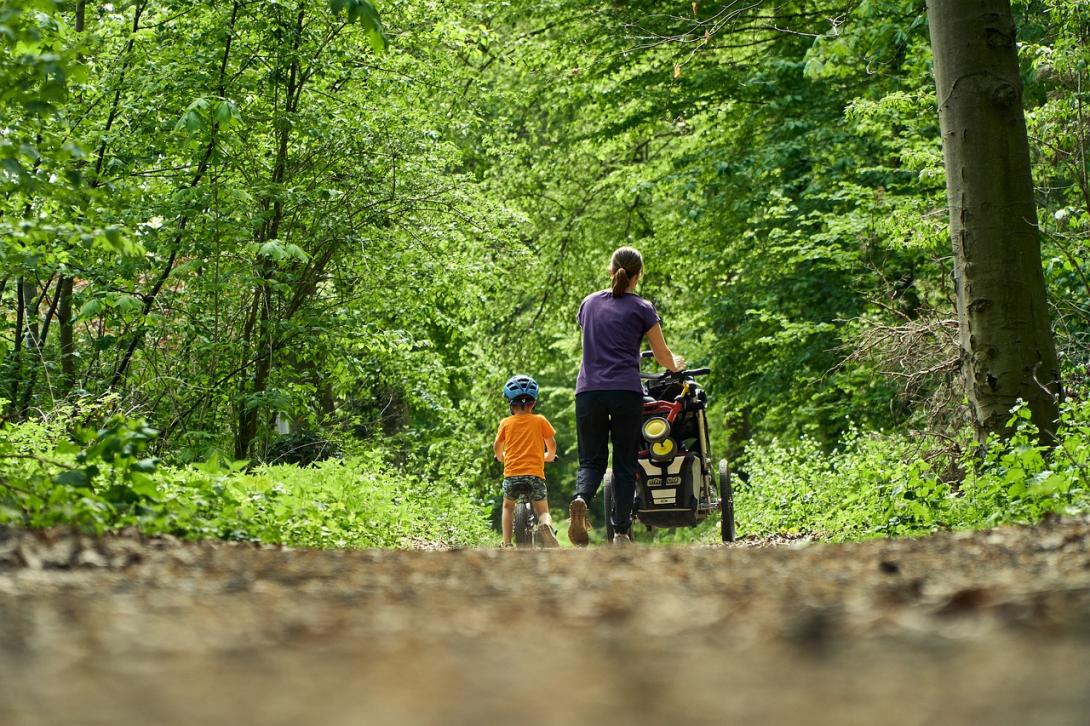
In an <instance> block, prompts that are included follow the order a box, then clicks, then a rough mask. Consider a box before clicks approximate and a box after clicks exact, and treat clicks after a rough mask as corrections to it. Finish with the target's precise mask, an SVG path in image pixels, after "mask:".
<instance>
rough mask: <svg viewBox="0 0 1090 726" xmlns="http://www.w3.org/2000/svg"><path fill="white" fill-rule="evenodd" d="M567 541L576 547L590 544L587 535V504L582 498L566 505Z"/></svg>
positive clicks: (577, 498)
mask: <svg viewBox="0 0 1090 726" xmlns="http://www.w3.org/2000/svg"><path fill="white" fill-rule="evenodd" d="M568 539H569V540H571V543H572V544H573V545H575V546H576V547H586V546H587V545H588V544H590V536H589V535H588V534H587V503H586V501H585V500H584V499H583V497H576V498H575V499H573V500H571V504H569V505H568Z"/></svg>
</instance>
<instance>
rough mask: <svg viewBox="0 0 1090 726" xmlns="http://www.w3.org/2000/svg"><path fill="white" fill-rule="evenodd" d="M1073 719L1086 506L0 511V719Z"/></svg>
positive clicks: (1082, 641)
mask: <svg viewBox="0 0 1090 726" xmlns="http://www.w3.org/2000/svg"><path fill="white" fill-rule="evenodd" d="M743 720H744V721H745V722H748V723H752V724H785V723H788V722H789V721H794V722H799V723H806V724H955V723H974V724H1026V723H1031V724H1035V725H1036V724H1079V725H1080V726H1083V725H1085V724H1086V723H1088V722H1090V521H1087V520H1079V521H1065V522H1054V523H1051V524H1046V525H1043V526H1041V527H1038V528H1032V529H1028V528H1027V529H1018V528H1012V529H1002V530H997V531H994V532H985V533H976V534H961V535H940V536H936V537H931V538H928V539H920V540H901V541H877V542H868V543H863V544H855V545H843V546H832V545H809V546H797V545H796V546H778V547H747V546H738V545H735V546H731V547H704V548H673V549H665V548H648V547H639V546H636V547H633V548H630V549H624V550H617V549H608V548H601V549H592V550H589V551H576V550H561V551H551V552H543V551H538V552H521V551H502V552H501V551H498V550H491V551H489V550H464V551H450V552H447V551H438V552H436V551H431V552H425V551H371V552H311V551H288V550H279V549H258V548H253V547H248V546H241V545H224V544H219V545H213V544H179V543H176V542H164V541H147V542H144V541H141V540H139V539H138V538H125V537H118V538H107V539H103V540H93V539H86V538H81V537H78V536H73V535H67V534H61V533H53V534H51V535H48V536H46V535H41V534H27V533H16V532H11V531H8V532H3V531H0V724H3V725H4V726H24V725H30V724H35V725H36V724H66V725H67V724H111V725H113V724H163V725H167V724H300V723H303V724H345V725H348V724H353V725H355V724H367V725H368V726H374V725H377V724H410V725H412V724H492V723H501V722H506V723H520V724H557V725H561V724H563V725H564V726H572V725H576V724H592V723H593V724H615V723H623V724H626V725H628V726H632V725H640V724H665V723H669V724H704V723H709V724H710V723H716V724H726V723H737V722H741V721H743Z"/></svg>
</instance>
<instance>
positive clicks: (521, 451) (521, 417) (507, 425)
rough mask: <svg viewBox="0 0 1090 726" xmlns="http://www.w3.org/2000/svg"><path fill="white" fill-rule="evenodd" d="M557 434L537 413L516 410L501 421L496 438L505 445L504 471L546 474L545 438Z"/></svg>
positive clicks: (509, 473) (530, 474)
mask: <svg viewBox="0 0 1090 726" xmlns="http://www.w3.org/2000/svg"><path fill="white" fill-rule="evenodd" d="M555 435H556V429H554V428H553V426H552V424H550V423H549V419H547V418H545V417H544V416H542V415H541V414H537V413H522V414H517V415H515V414H512V415H511V416H508V417H507V418H505V419H504V420H503V421H500V430H499V432H497V434H496V441H497V442H498V443H499V444H501V445H502V446H503V452H504V456H503V475H504V476H505V477H508V476H536V477H539V478H541V479H544V478H545V439H548V438H551V437H553V436H555Z"/></svg>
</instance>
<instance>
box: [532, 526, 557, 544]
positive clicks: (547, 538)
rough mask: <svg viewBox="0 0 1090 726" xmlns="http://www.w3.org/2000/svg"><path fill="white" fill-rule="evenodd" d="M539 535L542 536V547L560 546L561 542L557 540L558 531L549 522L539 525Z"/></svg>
mask: <svg viewBox="0 0 1090 726" xmlns="http://www.w3.org/2000/svg"><path fill="white" fill-rule="evenodd" d="M537 534H538V537H540V538H541V545H542V547H559V546H560V543H559V542H557V541H556V532H554V531H553V528H552V527H550V526H549V525H547V524H539V525H538V526H537Z"/></svg>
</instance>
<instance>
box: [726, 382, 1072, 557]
mask: <svg viewBox="0 0 1090 726" xmlns="http://www.w3.org/2000/svg"><path fill="white" fill-rule="evenodd" d="M1008 425H1009V426H1010V427H1012V429H1013V436H1012V437H1011V438H1010V439H1009V440H1008V441H1006V442H1002V441H1000V440H999V439H998V438H994V437H993V438H992V439H990V440H989V441H988V442H986V443H985V444H984V445H979V444H978V443H976V441H975V440H974V439H973V438H972V435H971V433H970V432H965V433H964V434H963V435H962V436H961V437H960V438H958V439H956V440H948V441H944V442H943V443H942V446H941V447H940V446H936V443H935V440H934V439H933V438H931V437H924V438H921V437H920V436H917V435H913V434H908V433H862V432H859V431H852V432H850V433H849V434H848V436H846V437H845V439H844V440H843V441H842V442H841V446H840V447H838V448H837V449H836V450H834V451H832V452H831V453H825V452H823V451H822V449H821V447H820V446H819V445H818V443H817V442H815V441H813V440H812V439H807V438H803V439H799V440H796V441H793V442H790V443H784V442H778V441H776V442H773V443H771V444H768V445H764V446H752V447H750V448H749V450H748V451H747V452H746V462H745V463H746V468H747V470H748V473H749V476H748V479H747V481H745V482H740V481H736V482H735V488H736V493H735V501H736V510H737V512H738V515H737V519H738V524H739V529H740V531H741V533H742V534H754V535H759V536H769V535H776V534H788V535H792V534H807V535H812V536H816V537H819V538H822V539H830V540H835V541H841V540H854V539H865V538H871V537H887V536H912V535H922V534H928V533H931V532H934V531H937V530H942V529H981V528H987V527H993V526H996V525H1000V524H1011V523H1023V524H1029V523H1034V522H1037V521H1040V520H1041V519H1042V518H1043V517H1044V516H1046V515H1049V514H1076V513H1082V512H1086V511H1090V472H1088V469H1087V467H1088V464H1090V403H1087V402H1068V403H1065V404H1064V405H1063V407H1062V411H1061V420H1060V426H1059V430H1058V432H1057V445H1056V446H1054V447H1048V446H1042V445H1041V444H1040V443H1039V442H1038V432H1037V429H1036V428H1035V427H1034V425H1033V423H1032V422H1031V421H1030V413H1029V409H1028V408H1027V407H1026V406H1024V405H1022V404H1019V405H1018V406H1016V407H1015V408H1014V410H1013V411H1012V413H1011V419H1010V422H1009V424H1008Z"/></svg>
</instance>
